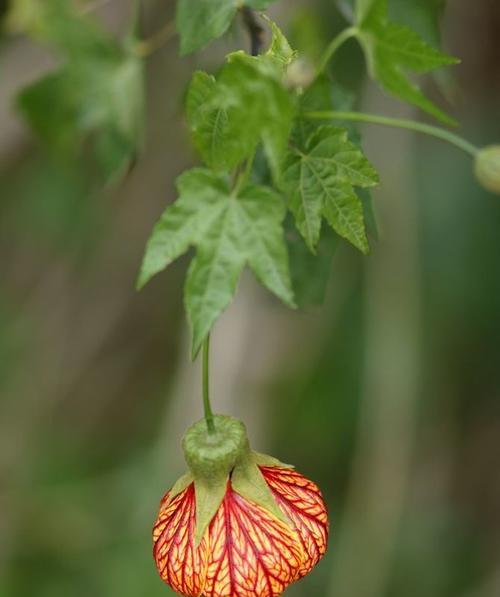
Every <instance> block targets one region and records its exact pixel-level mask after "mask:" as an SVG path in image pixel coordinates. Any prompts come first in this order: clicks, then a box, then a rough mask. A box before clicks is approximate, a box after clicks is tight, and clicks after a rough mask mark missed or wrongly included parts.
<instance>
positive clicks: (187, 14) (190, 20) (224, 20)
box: [176, 0, 275, 56]
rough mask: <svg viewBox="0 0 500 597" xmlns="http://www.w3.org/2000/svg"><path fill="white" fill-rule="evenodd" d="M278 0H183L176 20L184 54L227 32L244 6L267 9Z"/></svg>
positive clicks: (179, 5) (178, 8)
mask: <svg viewBox="0 0 500 597" xmlns="http://www.w3.org/2000/svg"><path fill="white" fill-rule="evenodd" d="M274 1H275V0H247V1H246V2H242V1H241V0H179V1H178V4H177V17H176V23H177V30H178V31H179V35H180V38H181V55H182V56H185V55H186V54H190V53H191V52H195V51H196V50H199V49H201V48H203V47H204V46H206V45H207V44H208V43H210V42H211V41H212V40H213V39H217V38H218V37H221V36H222V35H224V33H225V32H226V31H227V30H228V29H229V26H230V25H231V22H232V20H233V19H234V17H235V15H236V13H237V11H238V8H240V7H241V6H248V7H250V8H254V9H256V10H263V9H265V8H267V7H268V6H269V5H270V4H272V3H273V2H274Z"/></svg>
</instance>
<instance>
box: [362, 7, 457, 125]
mask: <svg viewBox="0 0 500 597" xmlns="http://www.w3.org/2000/svg"><path fill="white" fill-rule="evenodd" d="M356 18H357V28H358V33H357V36H358V39H359V41H360V43H361V45H362V47H363V50H364V52H365V55H366V59H367V62H368V70H369V72H370V75H371V76H372V77H373V78H374V79H375V80H377V81H378V82H379V83H380V85H381V86H382V87H383V88H384V89H385V90H386V91H387V92H388V93H390V94H391V95H394V96H396V97H398V98H399V99H402V100H404V101H407V102H410V103H412V104H414V105H416V106H418V107H419V108H421V109H422V110H424V111H425V112H427V113H429V114H431V115H432V116H434V117H435V118H437V119H438V120H441V121H442V122H444V123H446V124H450V125H453V124H455V123H454V121H453V120H452V119H451V118H449V117H448V116H447V115H446V114H445V113H444V112H443V111H442V110H440V109H439V108H438V107H437V106H435V105H434V104H433V103H432V102H431V101H430V100H429V99H427V98H426V97H425V96H424V95H423V93H422V92H421V90H420V88H419V87H418V85H417V84H416V83H414V82H413V81H412V80H411V79H410V78H409V77H408V74H407V72H408V71H413V72H415V73H417V74H424V73H427V72H430V71H432V70H434V69H436V68H439V67H442V66H448V65H452V64H457V63H458V62H459V61H458V60H457V59H456V58H453V57H452V56H448V55H447V54H443V53H442V52H440V51H438V50H436V49H434V48H432V47H431V46H429V45H428V44H427V43H426V42H425V41H424V40H423V39H422V38H421V37H420V36H419V35H418V34H417V33H415V32H414V31H412V30H411V29H409V28H408V27H404V26H402V25H397V24H395V23H392V22H391V21H389V19H388V17H387V0H358V1H357V4H356Z"/></svg>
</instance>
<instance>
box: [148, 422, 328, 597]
mask: <svg viewBox="0 0 500 597" xmlns="http://www.w3.org/2000/svg"><path fill="white" fill-rule="evenodd" d="M216 429H217V432H218V433H219V434H220V435H219V437H218V438H214V437H209V436H208V435H207V434H206V428H205V424H204V421H201V422H198V423H196V424H195V425H194V426H193V427H192V428H191V429H190V430H188V433H187V434H186V436H185V438H184V442H183V443H184V451H185V454H186V460H187V461H188V465H189V468H190V472H189V473H188V474H187V475H185V476H184V477H183V478H181V479H180V480H179V481H178V482H177V483H176V484H175V485H174V487H173V488H172V489H171V490H170V491H169V492H168V493H167V494H166V495H165V496H164V498H163V499H162V501H161V504H160V512H159V514H158V518H157V521H156V524H155V526H154V530H153V541H154V557H155V561H156V566H157V568H158V572H159V574H160V576H161V578H162V579H163V580H164V581H165V582H166V583H167V584H169V585H170V586H171V587H172V588H173V589H174V590H175V591H177V592H178V593H181V594H182V595H186V596H189V597H198V596H199V595H203V596H205V597H254V596H255V597H274V596H276V595H279V594H281V593H282V592H283V591H284V590H285V589H286V587H287V586H288V585H289V584H290V583H292V582H294V581H295V580H298V579H299V578H301V577H302V576H304V575H305V574H307V573H308V572H310V571H311V569H312V568H313V567H314V566H315V565H316V564H317V563H318V561H319V560H320V559H321V557H322V556H323V554H324V553H325V551H326V547H327V539H328V518H327V512H326V507H325V504H324V501H323V498H322V496H321V492H320V490H319V489H318V487H317V486H316V485H315V484H314V483H313V482H312V481H310V480H308V479H306V478H305V477H303V476H302V475H301V474H299V473H298V472H296V471H295V470H293V468H291V467H289V466H287V465H284V464H282V463H280V462H279V461H277V460H276V459H274V458H272V457H269V456H265V455H262V454H258V453H256V452H253V451H251V450H250V448H249V446H248V440H247V437H246V431H245V428H244V426H243V424H242V423H240V422H239V421H236V420H235V419H231V418H229V417H220V416H219V417H216ZM200 437H201V438H202V440H201V443H202V444H203V445H201V447H200ZM193 438H195V441H193ZM228 438H229V439H228ZM194 452H196V453H194ZM211 455H212V456H211ZM202 469H203V470H202Z"/></svg>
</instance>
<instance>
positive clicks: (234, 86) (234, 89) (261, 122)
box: [216, 52, 294, 178]
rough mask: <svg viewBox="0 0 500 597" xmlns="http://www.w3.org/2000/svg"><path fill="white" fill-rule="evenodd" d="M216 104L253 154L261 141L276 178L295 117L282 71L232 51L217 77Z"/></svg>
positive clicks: (272, 65)
mask: <svg viewBox="0 0 500 597" xmlns="http://www.w3.org/2000/svg"><path fill="white" fill-rule="evenodd" d="M218 83H219V93H218V97H217V100H216V101H217V104H218V105H220V106H222V107H225V108H226V109H227V110H228V114H229V118H230V121H231V125H232V126H233V127H234V129H235V130H236V131H239V134H240V138H241V140H242V143H244V144H245V146H246V147H247V148H248V154H249V155H250V154H251V153H253V151H254V148H255V146H256V144H257V142H258V141H262V143H263V145H264V150H265V152H266V156H267V159H268V160H269V164H270V166H271V170H272V172H273V174H274V176H275V178H278V176H279V170H280V164H281V160H282V158H283V155H284V152H285V150H286V146H287V143H288V138H289V135H290V130H291V126H292V119H293V116H294V104H293V101H292V98H291V96H290V94H289V92H288V91H287V89H285V87H284V85H283V80H282V75H281V71H279V70H278V69H277V68H276V66H275V65H274V64H271V63H269V62H267V61H263V60H261V59H260V58H254V57H252V56H248V55H247V54H245V53H243V52H235V53H233V54H231V55H230V56H229V62H228V64H226V66H224V68H223V69H222V71H221V73H220V76H219V78H218Z"/></svg>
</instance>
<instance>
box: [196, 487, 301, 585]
mask: <svg viewBox="0 0 500 597" xmlns="http://www.w3.org/2000/svg"><path fill="white" fill-rule="evenodd" d="M303 560H304V551H303V549H302V546H301V543H300V541H299V539H298V537H297V536H296V533H295V532H294V531H293V530H292V529H290V527H289V526H288V525H286V524H284V523H283V522H282V521H280V520H278V519H277V518H275V517H274V516H273V515H272V514H270V513H269V512H268V511H267V510H265V509H264V508H262V507H260V506H258V505H257V504H254V503H252V502H249V501H247V500H245V499H244V498H243V497H241V496H240V495H238V494H237V493H236V492H234V491H232V489H231V487H230V485H228V490H227V493H226V496H225V498H224V500H223V502H222V504H221V506H220V508H219V510H218V511H217V514H216V515H215V518H214V519H213V520H212V522H211V523H210V527H209V562H208V569H207V576H206V585H205V589H204V591H203V594H204V596H205V597H275V596H277V595H279V594H280V593H282V592H283V591H284V589H285V588H286V587H287V586H288V585H289V584H290V583H291V582H293V581H294V580H295V579H296V578H297V574H298V571H299V569H300V567H301V565H302V562H303Z"/></svg>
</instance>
